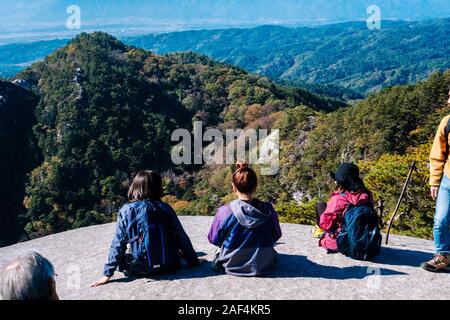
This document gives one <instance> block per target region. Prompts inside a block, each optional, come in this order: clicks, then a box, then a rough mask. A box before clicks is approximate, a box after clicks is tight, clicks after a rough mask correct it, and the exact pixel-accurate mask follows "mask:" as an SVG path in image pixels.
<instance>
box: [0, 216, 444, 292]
mask: <svg viewBox="0 0 450 320" xmlns="http://www.w3.org/2000/svg"><path fill="white" fill-rule="evenodd" d="M180 219H181V222H182V224H183V226H184V227H185V229H186V231H187V233H188V234H189V236H190V237H191V240H192V242H193V244H194V247H195V249H196V250H197V251H198V252H199V253H200V255H203V256H204V258H207V259H208V260H211V259H212V256H213V254H214V252H215V248H214V247H213V246H212V245H210V244H209V243H208V240H207V238H206V236H207V233H208V230H209V227H210V224H211V222H212V218H211V217H180ZM114 228H115V225H114V224H107V225H101V226H93V227H87V228H82V229H78V230H71V231H68V232H64V233H60V234H54V235H50V236H47V237H44V238H40V239H36V240H32V241H29V242H24V243H20V244H16V245H13V246H10V247H5V248H0V263H3V262H5V260H7V259H8V258H10V257H12V256H14V255H16V254H17V253H18V252H19V251H21V250H35V251H38V252H40V253H41V254H43V255H44V256H46V257H47V258H48V259H50V260H51V261H52V263H53V264H54V266H55V268H56V272H57V273H58V279H57V290H58V293H59V295H60V298H61V299H65V300H79V299H83V300H97V299H102V300H110V299H116V300H128V299H131V300H136V299H137V300H155V299H167V300H172V299H187V300H197V299H204V300H211V299H214V300H215V299H222V300H229V299H238V300H241V299H250V300H268V299H273V300H278V299H282V300H304V299H327V300H328V299H333V300H340V299H370V300H373V299H389V300H394V299H407V300H411V299H413V300H427V299H450V287H449V286H447V283H448V281H449V280H450V274H449V273H437V274H434V273H429V272H426V271H424V270H422V269H420V268H419V265H420V263H421V262H423V261H425V260H427V259H430V258H431V256H432V253H433V243H432V242H431V241H427V240H422V239H416V238H411V237H401V236H395V235H391V238H390V244H389V246H388V247H383V248H382V254H381V256H379V257H378V258H377V259H376V260H375V261H374V262H362V261H355V260H352V259H349V258H346V257H344V256H342V255H340V254H335V255H327V254H326V252H325V250H323V249H322V248H319V247H318V241H317V239H314V238H312V237H311V227H310V226H303V225H294V224H282V231H283V237H282V238H281V239H280V241H279V242H278V244H277V246H276V250H277V251H278V253H279V254H280V261H279V263H278V264H277V267H276V268H275V270H274V271H273V273H272V274H271V275H269V276H266V277H263V278H240V277H233V276H228V275H217V274H215V273H214V272H212V271H211V270H210V268H209V264H204V265H201V266H199V267H196V268H186V269H182V270H180V271H178V272H177V273H174V274H169V275H164V276H159V277H156V278H153V279H138V280H132V281H130V280H129V279H127V278H125V277H124V276H123V275H122V274H121V273H116V275H115V276H114V278H113V279H114V280H113V282H111V283H110V284H108V285H106V286H102V287H99V288H95V289H92V288H89V284H90V283H92V282H94V281H95V280H97V279H98V278H100V277H101V276H102V270H103V264H104V263H105V262H106V258H107V254H108V249H109V246H110V243H111V240H112V237H113V234H114Z"/></svg>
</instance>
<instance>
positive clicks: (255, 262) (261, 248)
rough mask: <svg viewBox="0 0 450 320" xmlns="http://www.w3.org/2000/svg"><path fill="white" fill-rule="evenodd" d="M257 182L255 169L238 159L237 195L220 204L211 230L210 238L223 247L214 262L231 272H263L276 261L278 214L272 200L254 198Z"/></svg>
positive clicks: (235, 185)
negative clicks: (234, 198)
mask: <svg viewBox="0 0 450 320" xmlns="http://www.w3.org/2000/svg"><path fill="white" fill-rule="evenodd" d="M257 184H258V180H257V176H256V173H255V171H254V170H253V169H251V168H249V167H248V165H247V164H246V163H238V164H237V170H236V171H235V172H234V174H233V181H232V188H233V192H234V193H235V194H236V196H237V198H238V199H237V200H235V201H233V202H231V203H230V204H227V205H225V206H222V207H220V208H219V210H218V211H217V214H216V216H215V218H214V221H213V223H212V226H211V230H210V231H209V235H208V240H209V242H210V243H211V244H213V245H215V246H217V247H219V248H220V251H219V252H218V255H217V257H216V259H215V262H214V263H213V265H214V266H215V267H216V268H217V265H219V266H220V267H219V268H218V269H223V270H224V271H225V272H226V273H227V274H230V275H235V276H247V277H251V276H260V275H264V274H266V273H268V272H269V271H270V269H271V268H272V267H273V265H274V263H275V261H276V256H277V253H276V251H275V249H274V244H275V243H276V242H277V241H278V239H280V238H281V228H280V223H279V220H278V214H277V213H276V212H275V210H274V208H273V206H272V205H271V204H270V203H267V202H263V201H260V200H258V199H256V198H254V194H255V191H256V187H257Z"/></svg>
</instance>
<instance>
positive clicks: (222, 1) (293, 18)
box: [0, 0, 450, 44]
mask: <svg viewBox="0 0 450 320" xmlns="http://www.w3.org/2000/svg"><path fill="white" fill-rule="evenodd" d="M0 1H1V2H3V5H1V6H0V15H1V16H2V19H1V21H0V44H5V43H13V42H22V41H34V40H42V39H55V38H70V37H72V36H74V35H76V34H77V33H79V32H80V31H93V30H101V31H106V32H109V33H112V34H114V35H136V34H145V33H158V32H168V31H178V30H190V29H211V28H226V27H249V26H257V25H264V24H277V25H313V24H323V23H333V22H341V21H350V20H366V19H367V18H368V17H369V14H368V13H367V8H368V7H369V6H371V5H376V6H378V7H380V9H381V13H382V19H398V20H423V19H431V18H444V17H450V6H449V2H448V0H402V1H398V0H378V1H377V0H127V1H125V0H33V1H28V0H15V1H9V0H0ZM71 5H76V6H79V7H80V9H81V18H82V20H81V21H82V24H81V30H68V29H67V28H66V21H67V18H68V17H69V14H67V8H68V7H69V6H71Z"/></svg>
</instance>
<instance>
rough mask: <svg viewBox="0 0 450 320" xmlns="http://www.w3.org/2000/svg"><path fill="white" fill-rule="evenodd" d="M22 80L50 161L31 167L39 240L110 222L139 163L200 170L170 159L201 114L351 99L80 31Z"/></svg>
mask: <svg viewBox="0 0 450 320" xmlns="http://www.w3.org/2000/svg"><path fill="white" fill-rule="evenodd" d="M17 77H18V78H21V79H24V80H25V81H27V82H28V83H29V84H31V87H32V91H33V92H35V94H36V95H37V96H39V97H40V100H39V103H38V104H37V106H36V108H35V112H34V114H35V117H36V121H35V122H34V123H33V124H32V126H33V133H34V138H35V139H36V140H37V143H38V146H39V148H40V150H41V152H42V162H41V163H40V164H39V165H37V166H36V167H34V168H33V170H29V171H26V173H30V178H29V183H28V184H27V188H26V196H25V200H24V205H25V206H26V209H27V211H26V215H25V217H24V221H25V222H26V223H27V224H26V228H25V229H26V233H27V235H28V236H31V237H36V236H41V235H45V234H49V233H53V232H59V231H62V230H66V229H70V228H74V227H81V226H86V225H90V224H95V223H103V222H107V221H110V220H111V219H112V218H113V217H114V215H115V214H116V213H117V211H118V209H119V208H120V206H121V205H122V204H123V203H124V202H125V201H126V199H125V197H124V195H125V194H126V188H127V185H128V184H129V182H130V181H129V179H130V177H131V175H132V173H134V172H137V171H138V170H141V169H146V168H152V169H154V170H158V171H167V170H186V171H188V172H193V173H194V174H195V171H196V170H197V169H196V168H195V167H192V168H191V167H186V168H174V166H173V165H172V163H171V160H170V159H171V158H170V150H171V143H170V137H171V133H172V131H173V130H175V129H176V128H187V129H190V128H191V127H192V122H193V120H194V119H195V120H202V121H203V122H204V125H205V126H216V127H221V128H226V127H232V128H234V127H244V126H246V125H249V124H252V125H254V126H256V125H262V126H264V125H269V124H270V123H273V121H275V120H274V118H273V117H272V114H274V113H277V112H281V111H282V110H284V109H287V108H293V107H295V106H297V105H300V104H304V105H306V106H308V107H309V108H311V109H314V110H326V111H332V110H336V109H338V108H341V107H345V106H346V105H345V104H343V103H342V102H338V101H335V100H332V99H323V98H321V97H319V96H317V95H314V94H311V93H309V92H307V91H304V90H301V89H297V88H284V87H281V86H279V85H276V84H275V83H273V82H271V81H270V80H268V79H267V78H262V77H257V76H254V75H250V74H248V73H246V72H244V71H243V70H241V69H238V68H236V67H232V66H228V65H225V64H223V63H218V62H215V61H213V60H211V59H209V58H207V57H205V56H199V55H197V54H193V53H180V54H169V55H165V56H159V55H154V54H152V53H151V52H148V51H145V50H142V49H137V48H135V47H130V46H127V45H125V44H123V43H122V42H120V41H118V40H117V39H115V38H113V37H111V36H109V35H107V34H104V33H93V34H82V35H80V36H78V37H77V38H75V39H74V40H72V41H71V42H70V43H68V45H67V46H65V47H64V48H62V49H59V50H57V51H55V52H54V53H52V54H51V55H50V56H48V57H47V58H46V59H45V60H44V61H41V62H37V63H35V64H33V65H32V66H31V67H30V68H28V69H26V70H25V71H23V72H22V73H20V74H19V75H18V76H17ZM249 110H250V111H251V112H249ZM255 122H257V123H255ZM192 170H193V171H192ZM175 180H177V184H176V185H173V183H172V184H171V183H168V185H167V188H168V189H169V190H170V188H172V189H173V188H181V189H182V188H183V186H184V185H183V179H175ZM177 193H179V192H177Z"/></svg>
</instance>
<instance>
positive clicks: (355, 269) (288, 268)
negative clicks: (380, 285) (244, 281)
mask: <svg viewBox="0 0 450 320" xmlns="http://www.w3.org/2000/svg"><path fill="white" fill-rule="evenodd" d="M375 267H377V266H376V265H374V266H368V267H363V266H352V267H344V268H340V267H335V266H325V265H320V264H317V263H314V262H312V261H310V260H308V259H307V258H306V257H305V256H297V255H287V254H279V261H278V263H277V265H276V267H275V269H274V271H273V272H272V274H270V275H269V276H268V277H270V278H302V277H303V278H324V279H333V280H347V279H364V278H365V277H367V276H371V275H373V274H374V272H375V270H374V268H375ZM378 270H379V272H380V273H379V274H380V275H381V276H392V275H407V274H406V273H404V272H400V271H397V270H391V269H385V268H379V269H378ZM378 270H377V271H378Z"/></svg>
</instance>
